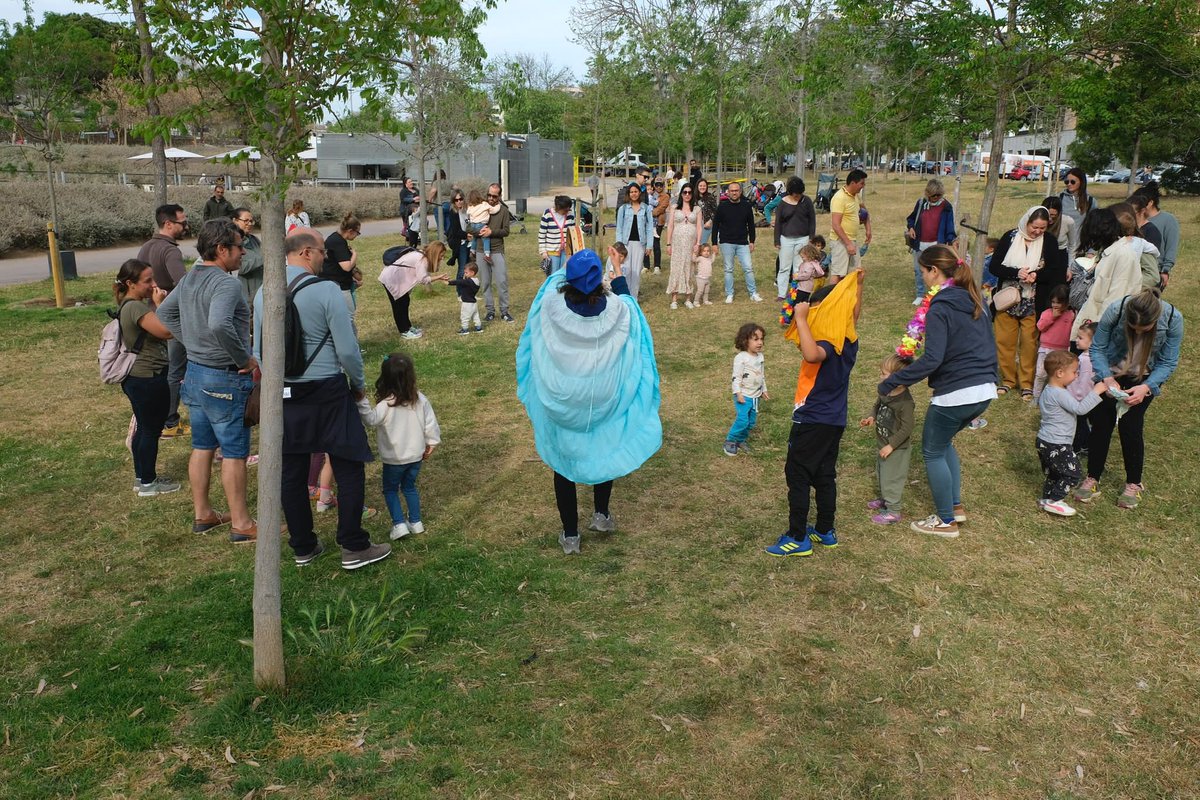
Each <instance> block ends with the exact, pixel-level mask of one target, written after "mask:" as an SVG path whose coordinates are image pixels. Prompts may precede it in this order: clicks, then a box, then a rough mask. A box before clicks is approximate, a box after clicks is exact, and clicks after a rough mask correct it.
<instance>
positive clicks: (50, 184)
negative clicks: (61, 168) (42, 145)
mask: <svg viewBox="0 0 1200 800" xmlns="http://www.w3.org/2000/svg"><path fill="white" fill-rule="evenodd" d="M47 147H49V145H47ZM45 155H46V181H47V183H46V186H47V188H48V189H49V190H50V221H51V222H53V223H54V234H55V236H57V237H58V240H59V243H60V244H62V242H63V238H62V228H60V227H59V225H58V192H57V191H56V190H55V189H54V162H53V161H51V160H50V151H49V150H48V149H47V150H46V151H45Z"/></svg>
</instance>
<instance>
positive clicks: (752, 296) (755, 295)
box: [750, 292, 762, 303]
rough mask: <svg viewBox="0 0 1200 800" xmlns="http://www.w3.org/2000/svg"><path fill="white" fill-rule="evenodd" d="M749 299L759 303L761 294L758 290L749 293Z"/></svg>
mask: <svg viewBox="0 0 1200 800" xmlns="http://www.w3.org/2000/svg"><path fill="white" fill-rule="evenodd" d="M750 299H751V300H753V301H754V302H756V303H761V302H762V295H760V294H759V293H758V292H755V293H754V294H752V295H750Z"/></svg>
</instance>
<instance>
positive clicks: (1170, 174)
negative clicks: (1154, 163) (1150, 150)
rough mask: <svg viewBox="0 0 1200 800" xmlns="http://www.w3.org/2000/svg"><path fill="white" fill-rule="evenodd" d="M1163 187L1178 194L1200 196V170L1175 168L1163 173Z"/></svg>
mask: <svg viewBox="0 0 1200 800" xmlns="http://www.w3.org/2000/svg"><path fill="white" fill-rule="evenodd" d="M1162 186H1163V188H1164V189H1166V190H1167V191H1170V192H1175V193H1176V194H1200V169H1197V168H1196V167H1174V168H1172V169H1169V170H1167V171H1166V172H1164V173H1163V176H1162Z"/></svg>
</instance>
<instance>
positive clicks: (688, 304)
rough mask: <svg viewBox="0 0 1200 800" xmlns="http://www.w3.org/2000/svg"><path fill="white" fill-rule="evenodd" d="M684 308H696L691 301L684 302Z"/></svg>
mask: <svg viewBox="0 0 1200 800" xmlns="http://www.w3.org/2000/svg"><path fill="white" fill-rule="evenodd" d="M683 307H684V308H695V307H696V306H695V305H693V304H692V301H691V300H684V301H683Z"/></svg>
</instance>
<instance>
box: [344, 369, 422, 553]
mask: <svg viewBox="0 0 1200 800" xmlns="http://www.w3.org/2000/svg"><path fill="white" fill-rule="evenodd" d="M375 400H376V401H377V402H376V404H375V407H374V408H372V407H371V404H370V401H368V400H367V399H366V398H363V399H362V400H359V401H358V415H359V416H360V417H362V421H363V424H364V425H366V426H367V427H369V428H375V431H376V440H377V442H378V443H379V459H380V460H381V461H382V462H383V500H384V502H385V503H387V507H388V511H389V512H390V513H391V515H392V539H393V540H395V539H403V538H404V537H405V536H408V535H409V534H410V533H421V532H423V531H424V530H425V525H424V524H423V523H422V522H421V498H420V496H419V495H418V494H417V476H418V475H419V474H420V473H421V463H422V462H423V461H424V460H425V459H427V458H429V454H430V453H432V452H433V448H434V447H436V446H437V445H439V444H441V441H442V431H441V428H439V427H438V421H437V417H436V416H434V413H433V407H432V406H431V405H429V399H428V398H427V397H425V395H423V394H421V393H420V392H418V391H417V373H416V368H415V367H414V366H413V360H412V357H411V356H409V355H408V354H407V353H392V354H391V355H390V356H388V357H387V358H385V359H384V361H383V366H382V367H381V368H380V371H379V380H377V381H375ZM401 493H403V494H404V502H405V503H406V504H407V505H408V516H407V517H405V515H404V508H403V507H402V506H401V505H400V494H401Z"/></svg>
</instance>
